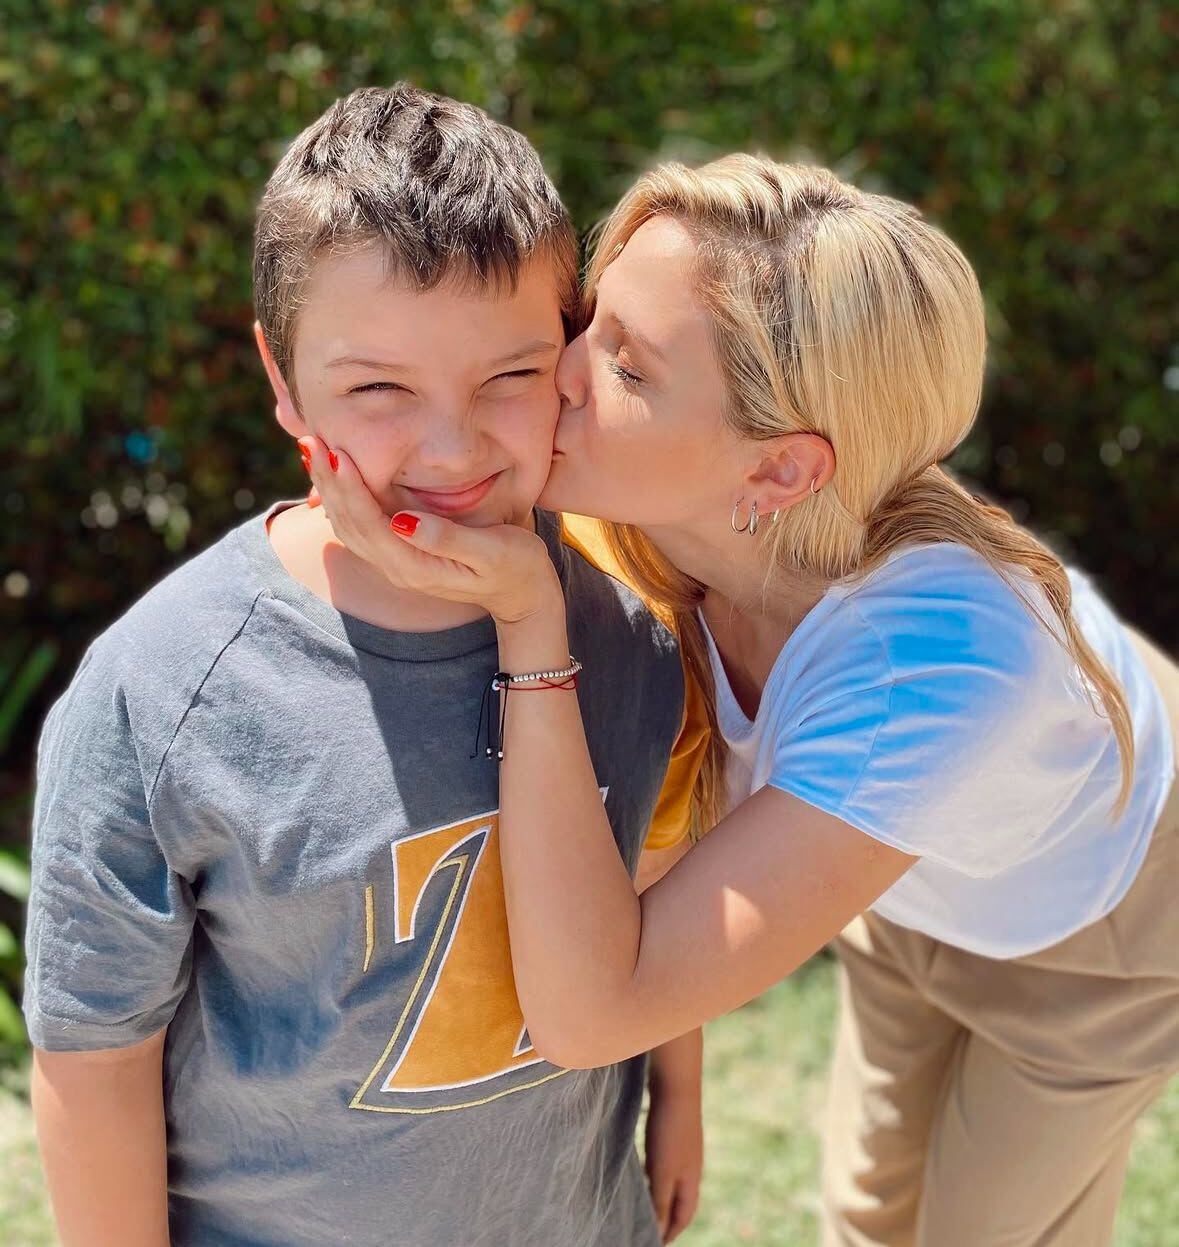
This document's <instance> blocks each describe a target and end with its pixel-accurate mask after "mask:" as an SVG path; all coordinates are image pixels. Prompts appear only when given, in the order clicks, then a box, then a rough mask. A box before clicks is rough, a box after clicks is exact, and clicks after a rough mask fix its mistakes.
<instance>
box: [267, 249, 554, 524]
mask: <svg viewBox="0 0 1179 1247" xmlns="http://www.w3.org/2000/svg"><path fill="white" fill-rule="evenodd" d="M258 336H259V347H260V349H261V350H262V354H263V361H264V362H265V363H266V367H267V372H268V373H269V374H270V379H271V383H272V384H273V386H274V389H275V393H276V395H277V397H278V419H279V422H280V423H281V424H282V426H283V428H284V429H286V431H287V432H288V433H290V434H291V436H292V437H302V436H304V435H306V434H307V433H312V434H314V435H315V436H317V437H319V438H320V439H322V440H323V441H324V442H326V443H327V444H328V445H329V446H330V447H331V448H332V449H333V450H338V449H343V450H345V451H347V453H348V454H349V455H350V456H351V457H352V459H353V461H354V462H355V463H356V465H357V467H358V468H359V470H360V473H361V475H362V476H363V477H364V480H365V482H366V483H367V485H368V488H369V490H370V491H371V493H372V494H373V496H374V497H375V498H376V499H377V501H378V502H379V503H380V504H381V506H382V507H383V509H384V510H385V512H386V514H389V515H392V514H393V513H394V512H396V511H399V510H403V509H406V510H414V511H430V512H433V513H434V514H436V515H444V516H446V517H448V518H449V519H454V520H457V521H459V522H460V523H464V524H469V525H472V526H474V527H485V526H488V525H492V524H503V523H512V524H523V523H526V522H527V520H528V517H529V515H530V513H531V511H532V507H533V504H534V503H535V502H536V499H537V498H538V497H539V495H540V491H541V489H542V488H543V487H544V483H545V479H546V477H547V476H548V472H549V466H550V464H551V461H552V452H553V430H554V428H555V427H556V422H557V414H558V410H559V406H560V404H559V400H558V396H557V390H556V385H555V382H554V373H555V370H556V365H557V359H558V357H559V355H560V353H561V348H562V346H563V345H564V329H563V325H562V321H561V308H560V300H559V297H558V292H557V282H556V278H555V276H554V274H553V271H552V269H551V267H550V266H549V264H548V263H547V261H545V260H542V259H538V260H536V261H534V262H533V263H531V264H529V265H528V266H527V267H526V268H525V269H524V270H523V271H522V272H521V274H520V280H519V283H518V285H517V287H516V290H515V293H512V292H510V291H507V290H504V291H502V292H495V291H493V290H490V289H489V290H482V291H480V290H461V289H456V288H454V287H452V286H448V285H445V284H444V285H443V286H441V287H439V288H437V289H435V290H430V291H427V292H425V293H420V292H418V291H415V290H412V289H410V288H409V287H407V286H405V285H404V284H402V283H400V282H399V281H397V280H395V279H394V280H390V279H388V278H387V277H386V275H385V271H384V264H383V261H382V259H381V257H380V256H379V254H377V253H376V252H374V251H372V250H365V251H361V252H357V253H354V254H352V255H347V256H340V257H336V258H331V259H325V260H322V261H321V262H320V263H318V264H317V265H316V267H315V270H314V272H313V273H312V275H311V277H310V279H309V281H308V283H307V287H306V292H305V298H304V303H303V306H302V308H301V309H300V311H299V315H298V323H297V326H296V330H295V347H294V373H295V389H296V392H297V393H298V396H299V409H298V410H296V409H295V407H294V404H293V403H292V401H291V398H290V395H289V392H288V391H287V387H286V386H285V384H284V383H283V380H282V378H281V376H280V375H279V374H278V371H277V369H276V368H275V367H274V365H273V362H272V361H271V359H270V355H269V352H268V351H267V350H266V349H265V344H264V343H263V342H262V340H261V334H259V335H258Z"/></svg>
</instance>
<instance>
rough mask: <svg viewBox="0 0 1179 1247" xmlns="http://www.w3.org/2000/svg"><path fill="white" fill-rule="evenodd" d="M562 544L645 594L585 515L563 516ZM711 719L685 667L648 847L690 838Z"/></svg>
mask: <svg viewBox="0 0 1179 1247" xmlns="http://www.w3.org/2000/svg"><path fill="white" fill-rule="evenodd" d="M561 528H562V535H563V539H564V542H565V544H566V545H567V546H569V547H570V549H572V550H576V551H577V553H578V554H580V555H581V556H582V557H583V558H585V559H587V560H588V561H589V562H590V563H592V564H593V565H594V566H595V567H596V568H598V569H599V570H600V571H603V572H605V573H606V575H608V576H612V577H613V578H614V579H615V580H619V581H621V582H622V583H623V584H624V585H626V586H627V587H628V588H629V589H631V590H633V591H634V592H635V593H638V594H639V596H640V597H644V598H645V595H644V594H643V593H642V591H641V590H640V589H639V588H638V586H637V585H635V584H634V583H633V582H632V581H631V580H630V578H629V577H628V576H626V574H625V573H624V572H623V570H622V568H621V567H620V566H619V565H618V561H617V560H616V559H615V558H614V555H613V554H612V553H611V551H610V548H609V546H608V545H607V543H606V538H605V535H604V534H603V532H602V526H601V522H600V521H599V520H595V519H589V518H588V517H586V516H584V515H562V517H561ZM708 733H709V727H708V715H707V712H706V710H705V705H704V694H703V692H702V691H701V689H700V686H699V684H698V683H697V682H696V680H695V679H694V677H693V676H692V675H691V673H690V672H689V671H688V669H687V667H686V666H685V667H684V718H683V722H682V724H681V725H680V734H679V737H678V738H677V739H676V743H675V746H674V748H673V749H672V753H671V759H670V761H669V762H668V766H667V775H666V777H665V778H664V781H663V789H662V791H661V792H660V794H659V799H658V801H657V802H656V805H655V813H654V814H653V815H652V816H651V828H650V830H649V831H648V833H647V840H646V843H645V844H644V846H643V847H644V848H645V849H670V848H672V847H673V846H674V845H677V844H679V842H680V841H681V840H682V839H683V838H684V837H685V836H686V835H687V834H688V828H689V823H690V814H691V805H692V789H693V788H694V787H695V785H696V777H697V775H699V773H700V767H701V765H702V764H703V762H704V754H705V750H706V748H707V745H708Z"/></svg>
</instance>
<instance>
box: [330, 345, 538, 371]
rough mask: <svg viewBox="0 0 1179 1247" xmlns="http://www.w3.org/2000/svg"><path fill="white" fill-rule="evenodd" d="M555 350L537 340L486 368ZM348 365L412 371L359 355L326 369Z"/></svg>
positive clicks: (344, 356) (392, 361)
mask: <svg viewBox="0 0 1179 1247" xmlns="http://www.w3.org/2000/svg"><path fill="white" fill-rule="evenodd" d="M557 350H560V347H558V346H557V344H556V343H555V342H546V341H544V340H543V339H540V338H538V339H537V340H536V341H535V342H529V343H527V344H526V345H525V346H522V347H519V348H518V349H517V350H515V351H509V352H508V354H507V355H505V356H503V357H502V358H501V359H496V360H492V362H491V363H490V364H488V365H487V366H488V367H489V368H502V367H503V366H504V365H505V364H514V363H516V361H517V360H521V359H527V358H528V356H529V355H537V354H539V353H540V352H541V351H557ZM349 364H350V365H352V366H354V367H363V368H380V369H382V370H383V371H385V372H409V371H411V369H412V365H411V364H399V363H397V362H396V361H394V360H390V359H364V358H362V357H361V356H359V355H341V356H340V358H339V359H333V360H331V361H330V362H329V363H328V364H327V367H328V368H343V367H345V366H346V365H349Z"/></svg>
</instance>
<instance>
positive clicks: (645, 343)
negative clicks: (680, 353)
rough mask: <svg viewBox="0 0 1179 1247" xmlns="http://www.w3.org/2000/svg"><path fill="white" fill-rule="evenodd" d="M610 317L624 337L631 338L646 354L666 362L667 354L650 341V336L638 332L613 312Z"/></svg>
mask: <svg viewBox="0 0 1179 1247" xmlns="http://www.w3.org/2000/svg"><path fill="white" fill-rule="evenodd" d="M610 319H611V320H612V321H613V322H614V323H615V324H616V325H617V326H618V328H619V330H620V331H621V332H622V334H623V335H624V336H625V337H628V338H633V339H634V340H635V341H636V342H637V343H638V344H639V346H641V347H642V348H643V350H645V351H646V352H648V354H650V355H654V356H655V358H656V359H658V360H660V361H662V362H663V363H665V364H666V363H667V356H666V355H664V353H663V352H662V351H661V350H660V349H659V348H658V347H657V346H656V345H655V343H654V342H652V341H651V339H650V338H648V337H646V336H645V335H643V334H641V333H639V331H638V330H637V329H636V328H635V327H634V326H633V325H628V324H627V323H626V321H624V320H623V319H622V318H621V317H620V316H617V315H615V314H614V313H613V312H611V313H610Z"/></svg>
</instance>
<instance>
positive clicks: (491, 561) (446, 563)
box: [299, 436, 564, 625]
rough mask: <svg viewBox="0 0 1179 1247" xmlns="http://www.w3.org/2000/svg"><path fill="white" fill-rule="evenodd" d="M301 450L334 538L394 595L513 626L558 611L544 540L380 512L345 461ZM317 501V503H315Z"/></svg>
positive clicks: (518, 531)
mask: <svg viewBox="0 0 1179 1247" xmlns="http://www.w3.org/2000/svg"><path fill="white" fill-rule="evenodd" d="M299 449H300V452H301V453H302V455H303V461H304V463H305V465H306V467H307V471H308V473H309V474H310V476H311V480H312V482H313V484H314V489H313V491H312V494H313V497H312V499H310V501H312V503H313V505H314V504H315V502H318V503H320V504H321V505H322V506H323V508H324V513H325V514H326V516H327V517H328V521H329V522H330V524H331V526H332V529H333V531H334V532H335V534H336V536H337V538H338V539H339V540H340V541H341V543H342V544H343V545H345V546H346V547H347V548H348V549H349V550H351V551H352V553H353V554H355V555H356V556H357V557H358V558H362V559H364V560H365V562H366V563H371V564H372V565H373V566H374V567H376V568H379V569H380V571H382V572H383V573H384V574H385V575H386V576H387V577H388V578H389V580H390V581H391V582H392V583H393V584H395V585H397V586H398V588H402V589H409V590H412V591H413V592H415V593H422V594H425V595H427V596H429V597H438V598H445V599H447V600H448V601H452V602H470V603H473V604H474V605H477V606H482V607H483V608H484V610H486V611H487V612H488V613H489V614H490V615H491V616H492V618H493V619H495V621H496V622H497V623H499V624H506V625H514V624H519V623H522V622H525V621H527V620H529V619H530V618H532V617H534V616H537V615H541V614H543V613H545V612H546V610H548V609H549V608H550V607H552V606H553V605H555V604H560V606H561V609H562V610H563V607H564V600H563V596H562V592H561V584H560V581H559V580H558V578H557V573H556V569H555V568H554V567H553V564H552V560H551V559H550V558H549V554H548V550H547V548H546V547H545V544H544V542H543V540H541V538H540V537H538V536H537V535H536V534H535V533H531V532H528V531H527V530H526V529H523V528H518V527H517V526H516V525H514V524H499V525H496V526H494V527H492V528H467V527H465V526H464V525H462V524H456V523H454V522H453V521H451V520H446V519H443V518H442V517H441V516H438V515H430V514H429V513H424V512H418V511H399V512H398V513H397V514H396V515H394V516H392V517H390V516H388V515H386V514H385V513H384V511H383V510H382V509H381V505H380V503H378V502H377V500H376V498H374V497H373V495H372V493H371V492H370V490H369V488H368V486H367V485H366V484H365V482H364V478H363V477H362V476H361V474H360V471H359V469H358V468H357V466H356V464H355V463H354V462H353V461H352V459H351V458H350V457H349V455H348V454H347V453H346V452H345V451H343V450H341V451H333V450H331V448H330V447H328V446H327V445H326V444H325V443H324V442H322V441H320V440H319V439H318V438H316V437H312V436H307V437H301V438H299ZM316 495H317V496H318V497H316Z"/></svg>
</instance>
